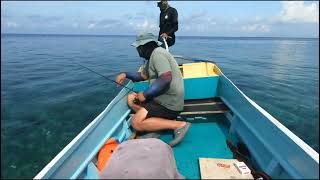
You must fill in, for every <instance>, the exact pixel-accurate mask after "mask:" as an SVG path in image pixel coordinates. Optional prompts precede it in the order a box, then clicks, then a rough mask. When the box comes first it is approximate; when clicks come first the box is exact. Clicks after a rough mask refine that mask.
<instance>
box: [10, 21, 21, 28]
mask: <svg viewBox="0 0 320 180" xmlns="http://www.w3.org/2000/svg"><path fill="white" fill-rule="evenodd" d="M18 26H19V25H18V24H17V23H15V22H7V27H11V28H16V27H18Z"/></svg>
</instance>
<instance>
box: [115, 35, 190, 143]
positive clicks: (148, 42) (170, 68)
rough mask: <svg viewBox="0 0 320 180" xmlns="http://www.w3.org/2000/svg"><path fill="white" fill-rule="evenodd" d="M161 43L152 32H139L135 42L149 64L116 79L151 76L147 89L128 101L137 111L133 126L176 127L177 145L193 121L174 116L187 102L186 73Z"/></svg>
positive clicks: (149, 129) (148, 128)
mask: <svg viewBox="0 0 320 180" xmlns="http://www.w3.org/2000/svg"><path fill="white" fill-rule="evenodd" d="M161 44H162V43H161V42H159V41H157V37H156V36H154V35H153V34H152V33H141V34H140V35H138V36H137V38H136V41H135V42H134V43H133V44H132V46H134V47H136V49H137V51H138V53H139V56H140V57H142V58H144V59H146V60H147V64H146V66H145V68H144V70H143V71H142V72H134V73H132V72H124V73H121V74H119V75H118V76H117V77H116V82H117V83H120V84H122V83H123V82H124V80H125V79H126V78H128V79H131V80H132V81H134V82H137V81H144V80H147V79H149V82H150V85H149V88H148V89H146V90H145V91H141V92H139V93H131V94H129V95H128V105H129V106H130V108H131V109H133V110H134V111H135V112H136V113H135V114H134V116H133V120H132V126H133V128H134V129H135V130H137V131H147V132H154V131H159V130H165V129H171V130H174V139H173V140H172V141H171V142H170V143H169V145H171V146H174V145H176V144H178V143H180V141H181V140H182V139H183V138H184V136H185V134H186V133H187V131H188V129H189V127H190V125H191V124H190V123H189V122H184V121H176V120H175V119H176V118H177V116H178V115H179V114H180V112H181V111H183V106H184V84H183V77H182V74H181V72H180V70H179V67H178V64H177V62H176V60H175V59H174V58H173V56H172V55H171V54H170V53H169V52H167V51H166V50H165V49H164V48H162V47H159V46H160V45H161ZM135 100H138V101H139V102H140V103H135Z"/></svg>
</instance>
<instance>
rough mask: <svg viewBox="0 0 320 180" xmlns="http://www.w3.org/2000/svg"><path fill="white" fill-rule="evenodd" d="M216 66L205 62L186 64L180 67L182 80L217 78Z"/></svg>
mask: <svg viewBox="0 0 320 180" xmlns="http://www.w3.org/2000/svg"><path fill="white" fill-rule="evenodd" d="M215 66H216V65H214V64H212V63H207V62H199V63H188V64H183V65H182V73H183V77H184V78H197V77H208V76H219V75H218V74H217V73H216V72H215V68H216V67H215Z"/></svg>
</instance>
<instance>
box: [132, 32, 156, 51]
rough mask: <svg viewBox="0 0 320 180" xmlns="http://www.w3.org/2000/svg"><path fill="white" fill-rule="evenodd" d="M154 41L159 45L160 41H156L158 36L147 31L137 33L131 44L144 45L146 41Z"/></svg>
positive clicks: (135, 45)
mask: <svg viewBox="0 0 320 180" xmlns="http://www.w3.org/2000/svg"><path fill="white" fill-rule="evenodd" d="M151 41H154V42H156V43H157V44H158V45H159V46H161V44H162V42H160V41H158V38H157V37H156V36H155V35H153V34H152V33H149V32H143V33H140V34H138V35H137V37H136V41H135V42H133V43H132V44H131V45H132V46H134V47H138V46H141V45H144V44H146V43H148V42H151Z"/></svg>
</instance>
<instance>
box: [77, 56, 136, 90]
mask: <svg viewBox="0 0 320 180" xmlns="http://www.w3.org/2000/svg"><path fill="white" fill-rule="evenodd" d="M73 62H74V63H75V64H77V65H79V66H81V67H83V68H85V69H87V70H89V71H91V72H93V73H95V74H98V75H99V76H101V77H103V78H105V79H107V80H109V81H111V82H114V83H116V84H118V85H120V86H122V87H124V88H126V89H128V90H129V91H131V92H134V90H133V89H132V88H129V87H127V86H125V85H122V84H120V83H118V82H116V81H115V80H112V79H110V78H108V77H106V76H104V75H102V74H100V73H98V72H96V71H94V70H92V69H90V68H88V67H86V66H84V65H82V64H79V63H77V62H75V61H73Z"/></svg>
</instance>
